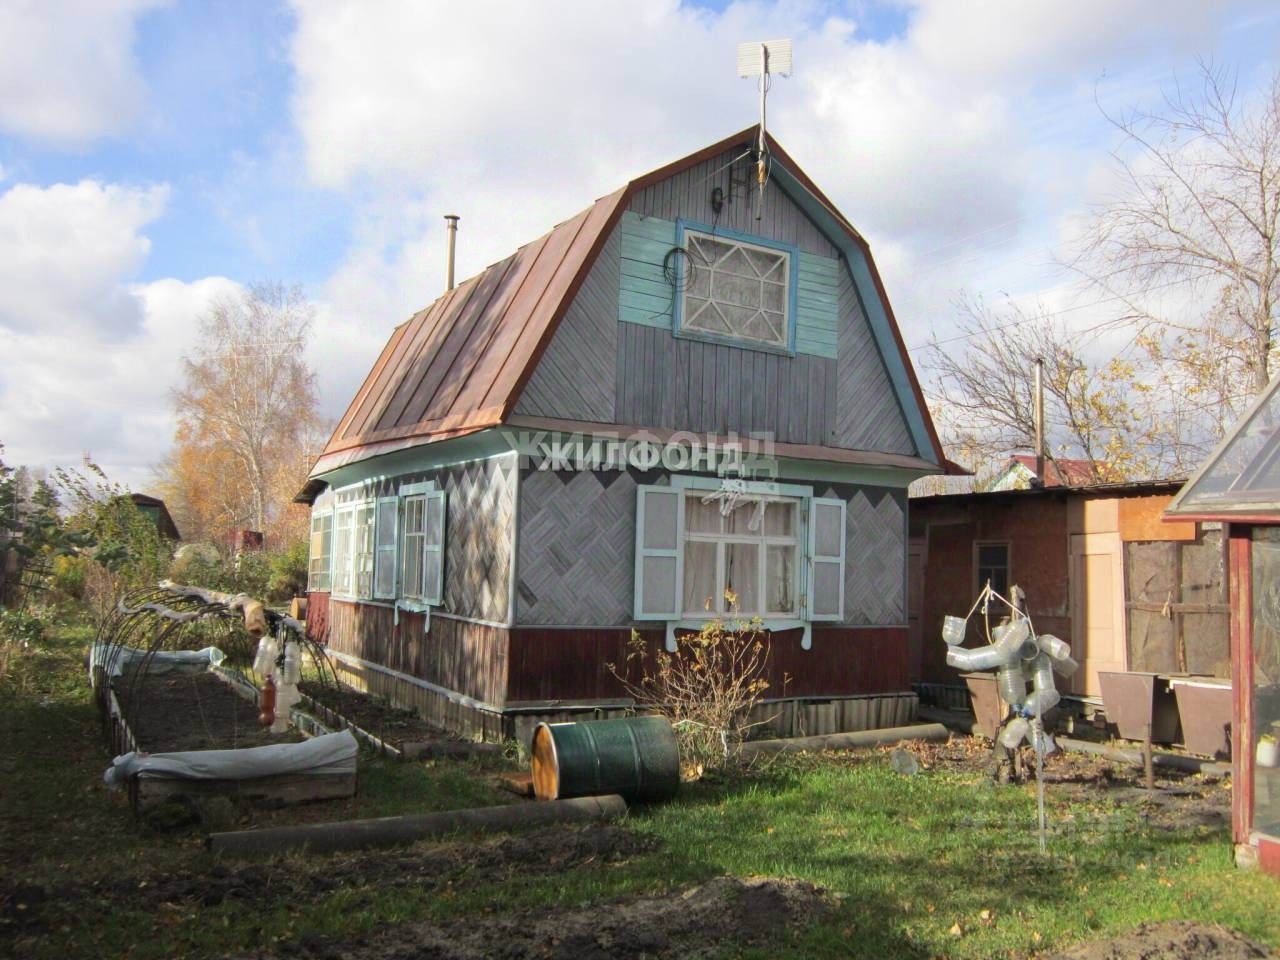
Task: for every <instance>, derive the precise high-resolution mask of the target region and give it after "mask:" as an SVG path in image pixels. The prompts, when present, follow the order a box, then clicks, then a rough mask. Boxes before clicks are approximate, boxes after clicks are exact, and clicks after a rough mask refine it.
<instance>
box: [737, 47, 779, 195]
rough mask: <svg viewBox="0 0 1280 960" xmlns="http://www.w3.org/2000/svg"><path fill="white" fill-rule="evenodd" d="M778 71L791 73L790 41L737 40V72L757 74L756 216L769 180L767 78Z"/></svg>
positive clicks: (748, 75)
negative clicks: (766, 136) (758, 132)
mask: <svg viewBox="0 0 1280 960" xmlns="http://www.w3.org/2000/svg"><path fill="white" fill-rule="evenodd" d="M774 74H778V75H780V76H783V77H789V76H791V41H790V40H756V41H751V42H749V43H740V44H738V76H739V77H759V78H760V80H759V84H760V145H759V147H758V148H757V150H756V186H757V189H758V192H757V194H756V219H757V220H759V219H760V211H761V209H762V208H763V205H764V186H765V184H766V183H768V182H769V145H768V143H767V141H766V140H765V118H766V114H765V102H766V100H767V99H768V96H769V86H770V83H771V80H770V78H771V77H772V76H773V75H774Z"/></svg>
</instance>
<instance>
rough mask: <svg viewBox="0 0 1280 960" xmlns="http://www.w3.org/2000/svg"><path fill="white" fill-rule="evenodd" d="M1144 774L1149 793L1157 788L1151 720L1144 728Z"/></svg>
mask: <svg viewBox="0 0 1280 960" xmlns="http://www.w3.org/2000/svg"><path fill="white" fill-rule="evenodd" d="M1142 774H1143V777H1144V778H1145V779H1146V784H1147V793H1151V792H1152V791H1153V790H1155V788H1156V773H1155V764H1154V761H1153V760H1152V756H1151V724H1150V722H1148V723H1146V724H1144V725H1143V729H1142Z"/></svg>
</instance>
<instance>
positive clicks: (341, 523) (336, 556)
mask: <svg viewBox="0 0 1280 960" xmlns="http://www.w3.org/2000/svg"><path fill="white" fill-rule="evenodd" d="M354 525H355V509H354V508H353V507H344V508H342V509H340V510H338V511H337V512H336V513H335V514H334V519H333V580H332V584H333V592H334V593H335V594H338V595H339V596H347V597H349V596H351V585H352V577H351V533H352V528H353V526H354Z"/></svg>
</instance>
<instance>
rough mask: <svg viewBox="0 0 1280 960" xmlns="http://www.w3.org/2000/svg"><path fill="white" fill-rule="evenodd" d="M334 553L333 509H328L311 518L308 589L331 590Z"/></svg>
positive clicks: (322, 591) (321, 591) (323, 591)
mask: <svg viewBox="0 0 1280 960" xmlns="http://www.w3.org/2000/svg"><path fill="white" fill-rule="evenodd" d="M332 553H333V511H332V510H329V509H326V510H325V511H324V512H323V513H317V514H316V515H315V516H313V517H312V518H311V557H310V559H309V561H308V564H307V589H308V590H314V591H317V592H320V593H325V592H327V591H328V590H329V585H330V575H329V562H330V559H331V557H332Z"/></svg>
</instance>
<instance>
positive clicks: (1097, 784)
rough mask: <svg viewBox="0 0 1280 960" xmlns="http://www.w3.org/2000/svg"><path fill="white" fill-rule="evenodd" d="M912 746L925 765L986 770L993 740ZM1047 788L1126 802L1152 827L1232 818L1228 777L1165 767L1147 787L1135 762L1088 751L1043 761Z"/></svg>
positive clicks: (1062, 797) (1057, 797) (1073, 798)
mask: <svg viewBox="0 0 1280 960" xmlns="http://www.w3.org/2000/svg"><path fill="white" fill-rule="evenodd" d="M908 749H909V750H910V751H911V752H912V753H913V754H915V756H916V758H917V759H918V760H919V761H920V766H921V767H922V768H923V769H925V770H931V769H932V770H944V771H951V772H958V773H974V774H980V775H983V776H987V775H989V774H990V772H991V770H992V764H993V757H992V749H991V743H990V741H987V740H984V739H982V738H980V737H952V738H951V740H949V741H948V742H946V743H912V744H909V745H908ZM1027 753H1028V758H1029V759H1028V764H1029V766H1028V771H1029V780H1028V782H1029V783H1034V782H1035V774H1034V770H1035V767H1034V762H1035V761H1034V754H1031V753H1030V752H1029V751H1028V752H1027ZM1044 781H1045V790H1046V793H1047V795H1048V797H1049V799H1050V801H1051V802H1064V801H1065V802H1080V803H1097V802H1099V801H1101V802H1107V803H1112V804H1115V805H1116V806H1118V807H1119V806H1123V807H1124V808H1125V809H1126V810H1130V811H1132V812H1134V813H1135V814H1136V815H1137V816H1138V817H1139V818H1141V819H1142V820H1143V821H1145V822H1146V823H1148V824H1149V825H1150V826H1153V827H1161V828H1168V829H1178V830H1182V829H1200V828H1207V829H1218V828H1222V827H1226V826H1228V825H1229V824H1230V823H1231V786H1230V781H1229V780H1225V779H1218V778H1215V777H1206V776H1202V775H1200V774H1195V773H1190V772H1186V771H1181V770H1174V769H1169V768H1161V769H1160V770H1159V772H1158V773H1157V775H1156V778H1155V789H1154V790H1153V791H1150V792H1148V791H1147V789H1146V786H1145V782H1144V780H1143V773H1142V770H1140V769H1139V768H1138V767H1136V766H1132V765H1129V764H1124V763H1117V762H1115V761H1112V760H1107V759H1105V758H1104V757H1097V756H1094V755H1092V754H1087V753H1075V752H1072V751H1065V750H1060V751H1058V752H1057V753H1054V754H1051V755H1050V756H1048V757H1046V758H1045V761H1044Z"/></svg>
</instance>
